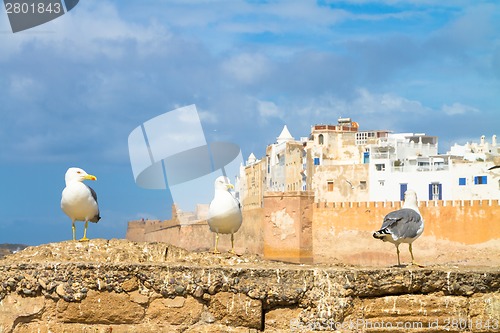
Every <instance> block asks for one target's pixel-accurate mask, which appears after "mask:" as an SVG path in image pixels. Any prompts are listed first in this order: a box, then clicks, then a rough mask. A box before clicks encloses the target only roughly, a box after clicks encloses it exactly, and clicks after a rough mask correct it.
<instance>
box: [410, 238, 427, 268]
mask: <svg viewBox="0 0 500 333" xmlns="http://www.w3.org/2000/svg"><path fill="white" fill-rule="evenodd" d="M408 249H409V250H410V254H411V264H412V265H415V266H418V267H420V268H424V267H425V266H424V265H421V264H418V263H416V262H415V258H414V257H413V251H412V247H411V243H410V244H409V246H408Z"/></svg>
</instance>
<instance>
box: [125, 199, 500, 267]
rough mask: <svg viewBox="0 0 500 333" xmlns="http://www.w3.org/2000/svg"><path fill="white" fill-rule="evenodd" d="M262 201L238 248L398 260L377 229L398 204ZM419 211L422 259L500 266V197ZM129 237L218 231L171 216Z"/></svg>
mask: <svg viewBox="0 0 500 333" xmlns="http://www.w3.org/2000/svg"><path fill="white" fill-rule="evenodd" d="M263 206H264V207H263V208H253V209H247V210H244V213H243V214H244V215H243V225H242V227H241V229H240V230H239V231H238V232H237V233H236V234H235V247H236V251H237V252H239V253H252V254H260V255H263V256H264V257H265V258H268V259H278V260H286V261H291V262H316V263H346V264H359V265H388V264H396V263H397V257H396V249H395V247H394V246H393V245H392V244H390V243H384V242H382V241H380V240H377V239H374V238H373V237H372V234H373V232H374V231H375V230H378V229H379V228H380V226H381V224H382V221H383V218H384V216H385V215H386V214H387V213H389V212H390V211H393V210H396V209H399V208H401V202H344V203H325V202H322V203H317V202H314V195H313V194H312V193H311V192H284V193H281V192H278V193H267V194H266V195H265V196H264V204H263ZM419 209H420V212H421V214H422V216H423V218H424V220H425V230H424V233H423V234H422V236H421V237H420V238H419V239H417V240H416V241H415V242H414V244H413V253H414V255H415V259H416V261H417V262H419V263H421V264H434V263H443V262H456V263H467V264H481V263H484V264H487V265H489V264H492V263H498V264H499V265H500V202H499V201H498V200H482V201H479V200H476V201H470V200H466V201H421V202H419ZM127 239H129V240H134V241H162V242H167V243H169V244H173V245H176V246H180V247H183V248H186V249H188V250H207V249H210V248H212V247H213V243H214V234H213V233H211V232H210V230H209V228H208V225H207V223H206V221H198V222H196V223H193V224H188V225H180V224H179V223H178V221H175V218H174V219H173V220H170V221H132V222H130V223H129V227H128V230H127ZM229 247H230V236H229V235H222V236H221V238H220V248H221V249H229ZM400 250H401V260H402V262H409V261H410V256H409V252H408V249H407V246H406V245H404V244H403V245H401V246H400Z"/></svg>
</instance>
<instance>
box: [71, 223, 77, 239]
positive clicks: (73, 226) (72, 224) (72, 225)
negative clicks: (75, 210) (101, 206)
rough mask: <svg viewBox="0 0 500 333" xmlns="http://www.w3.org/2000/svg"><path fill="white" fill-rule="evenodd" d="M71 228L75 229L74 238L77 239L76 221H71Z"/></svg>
mask: <svg viewBox="0 0 500 333" xmlns="http://www.w3.org/2000/svg"><path fill="white" fill-rule="evenodd" d="M71 230H72V231H73V240H76V227H75V221H71Z"/></svg>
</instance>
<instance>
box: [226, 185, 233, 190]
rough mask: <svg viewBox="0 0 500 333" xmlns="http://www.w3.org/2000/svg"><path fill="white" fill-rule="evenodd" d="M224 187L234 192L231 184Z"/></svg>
mask: <svg viewBox="0 0 500 333" xmlns="http://www.w3.org/2000/svg"><path fill="white" fill-rule="evenodd" d="M226 187H227V189H228V190H229V189H231V190H234V186H233V184H226Z"/></svg>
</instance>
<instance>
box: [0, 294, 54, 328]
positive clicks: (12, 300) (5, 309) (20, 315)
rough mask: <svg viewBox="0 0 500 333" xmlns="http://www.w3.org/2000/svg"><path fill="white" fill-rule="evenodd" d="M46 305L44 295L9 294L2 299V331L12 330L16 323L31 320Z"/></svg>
mask: <svg viewBox="0 0 500 333" xmlns="http://www.w3.org/2000/svg"><path fill="white" fill-rule="evenodd" d="M44 306H45V299H44V298H43V297H22V296H20V295H17V294H9V295H7V297H5V298H4V299H3V300H2V301H0V332H2V333H4V332H6V333H7V332H12V329H13V328H14V323H16V322H23V321H29V320H30V319H31V318H32V317H33V316H35V315H37V314H39V313H41V312H42V311H43V309H44Z"/></svg>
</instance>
